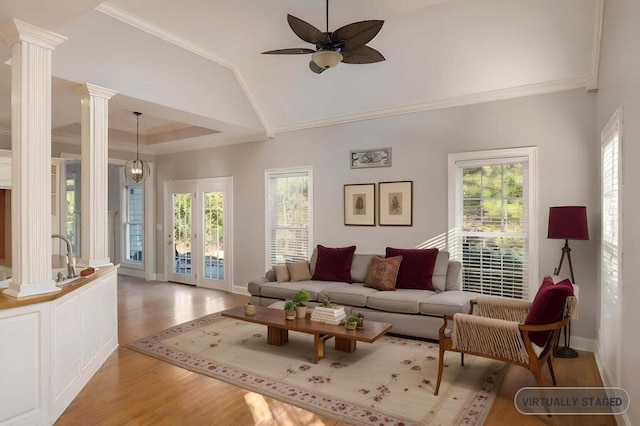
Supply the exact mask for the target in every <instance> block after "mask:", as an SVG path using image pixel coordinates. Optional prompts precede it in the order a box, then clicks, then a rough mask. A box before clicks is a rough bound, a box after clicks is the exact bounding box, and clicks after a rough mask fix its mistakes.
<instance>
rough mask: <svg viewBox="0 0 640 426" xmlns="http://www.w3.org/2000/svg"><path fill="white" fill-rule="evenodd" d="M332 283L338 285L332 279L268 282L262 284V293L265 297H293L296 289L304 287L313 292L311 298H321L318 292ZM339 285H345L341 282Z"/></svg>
mask: <svg viewBox="0 0 640 426" xmlns="http://www.w3.org/2000/svg"><path fill="white" fill-rule="evenodd" d="M331 285H334V286H335V285H338V283H335V282H331V281H312V280H307V281H297V282H285V283H276V282H268V283H264V284H262V285H261V286H260V295H261V296H263V297H270V298H273V299H292V300H293V296H294V294H295V292H296V291H298V290H300V289H301V288H304V289H305V290H307V291H308V292H309V293H310V294H311V300H319V299H318V293H320V292H321V291H322V290H324V289H325V288H327V287H330V286H331ZM339 285H344V283H340V284H339Z"/></svg>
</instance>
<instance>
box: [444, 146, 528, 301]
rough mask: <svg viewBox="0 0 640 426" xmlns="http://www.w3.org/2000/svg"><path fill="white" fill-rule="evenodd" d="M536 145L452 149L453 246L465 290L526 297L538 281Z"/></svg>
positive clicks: (450, 159) (451, 226) (451, 224)
mask: <svg viewBox="0 0 640 426" xmlns="http://www.w3.org/2000/svg"><path fill="white" fill-rule="evenodd" d="M535 154H536V148H516V149H504V150H495V151H480V152H467V153H461V154H450V155H449V197H450V201H449V225H450V227H449V228H450V229H451V230H452V232H451V233H450V242H449V245H450V251H451V255H452V257H453V258H455V259H457V260H460V261H461V262H462V288H463V290H466V291H474V292H478V293H483V294H488V295H494V296H504V297H510V298H514V299H528V298H529V285H530V283H532V282H533V283H535V282H537V273H536V270H537V265H534V264H533V263H534V262H535V256H534V255H532V254H533V253H535V247H536V246H537V244H536V239H535V238H536V237H535V236H536V235H537V234H536V232H535V231H534V229H532V228H533V227H534V226H535V224H536V223H537V219H536V211H537V208H536V206H535V205H534V204H535V200H536V197H535V174H534V173H535Z"/></svg>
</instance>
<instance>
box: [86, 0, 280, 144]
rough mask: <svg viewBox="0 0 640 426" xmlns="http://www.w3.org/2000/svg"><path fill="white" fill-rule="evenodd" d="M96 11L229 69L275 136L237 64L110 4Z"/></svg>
mask: <svg viewBox="0 0 640 426" xmlns="http://www.w3.org/2000/svg"><path fill="white" fill-rule="evenodd" d="M95 10H97V11H98V12H101V13H104V14H105V15H107V16H110V17H112V18H114V19H117V20H119V21H120V22H123V23H125V24H127V25H130V26H132V27H134V28H138V29H139V30H141V31H144V32H146V33H148V34H151V35H152V36H154V37H157V38H159V39H161V40H164V41H166V42H167V43H171V44H173V45H174V46H177V47H180V48H182V49H184V50H187V51H188V52H191V53H193V54H195V55H198V56H200V57H202V58H204V59H206V60H208V61H211V62H214V63H216V64H218V65H221V66H223V67H225V68H228V69H229V70H231V71H232V72H233V75H234V76H235V78H236V80H237V81H238V84H239V85H240V88H241V89H242V91H243V92H244V95H245V96H246V97H247V100H248V101H249V104H250V105H251V107H252V108H253V111H254V112H255V113H256V115H257V116H258V119H259V120H260V123H261V124H262V127H264V129H265V131H266V133H267V134H270V135H273V131H272V130H271V128H270V126H269V124H268V123H267V120H266V118H265V117H264V115H263V114H262V111H261V110H260V108H259V107H258V104H257V102H256V100H255V98H254V97H253V95H252V94H251V90H250V89H249V86H248V85H247V83H246V81H245V79H244V77H243V76H242V74H240V71H238V68H237V67H236V66H235V64H233V63H231V62H229V61H228V60H226V59H224V58H222V57H220V56H218V55H216V54H214V53H212V52H211V51H209V50H207V49H204V48H202V47H200V46H198V45H197V44H195V43H193V42H191V41H189V40H187V39H185V38H183V37H180V36H178V35H176V34H173V33H171V32H169V31H167V30H166V29H164V28H162V27H159V26H157V25H155V24H152V23H151V22H149V21H147V20H145V19H142V18H140V17H139V16H136V15H134V14H132V13H130V12H127V11H126V10H124V9H122V8H119V7H117V6H115V5H113V4H111V3H109V2H105V3H102V4H100V5H98V6H96V8H95Z"/></svg>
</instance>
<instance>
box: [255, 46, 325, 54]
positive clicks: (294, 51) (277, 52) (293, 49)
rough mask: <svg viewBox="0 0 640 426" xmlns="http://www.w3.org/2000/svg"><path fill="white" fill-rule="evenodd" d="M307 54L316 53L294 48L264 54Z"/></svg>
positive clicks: (311, 50) (302, 48)
mask: <svg viewBox="0 0 640 426" xmlns="http://www.w3.org/2000/svg"><path fill="white" fill-rule="evenodd" d="M306 53H315V50H313V49H306V48H304V47H292V48H290V49H277V50H269V51H267V52H262V54H263V55H303V54H306Z"/></svg>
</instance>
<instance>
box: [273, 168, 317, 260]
mask: <svg viewBox="0 0 640 426" xmlns="http://www.w3.org/2000/svg"><path fill="white" fill-rule="evenodd" d="M311 172H312V170H311V168H309V167H307V168H302V169H287V170H267V171H266V203H267V206H266V211H267V223H266V228H267V255H266V259H267V268H270V267H272V266H273V265H276V264H278V263H286V262H295V261H299V260H308V259H309V257H310V253H311V229H312V214H311V212H312V211H313V210H312V193H313V191H312V176H311Z"/></svg>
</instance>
